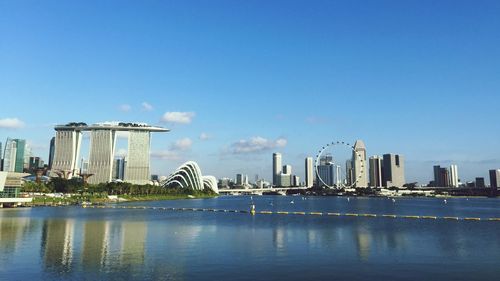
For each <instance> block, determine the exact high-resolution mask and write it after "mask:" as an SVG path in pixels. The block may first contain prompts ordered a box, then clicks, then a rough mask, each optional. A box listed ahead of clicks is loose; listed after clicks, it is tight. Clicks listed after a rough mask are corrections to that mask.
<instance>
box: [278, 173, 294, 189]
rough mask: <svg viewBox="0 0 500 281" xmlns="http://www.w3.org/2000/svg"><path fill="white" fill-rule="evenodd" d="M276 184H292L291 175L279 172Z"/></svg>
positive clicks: (283, 185)
mask: <svg viewBox="0 0 500 281" xmlns="http://www.w3.org/2000/svg"><path fill="white" fill-rule="evenodd" d="M278 186H281V187H290V186H292V175H289V174H284V173H281V174H280V176H279V182H278Z"/></svg>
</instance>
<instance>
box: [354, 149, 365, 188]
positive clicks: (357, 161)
mask: <svg viewBox="0 0 500 281" xmlns="http://www.w3.org/2000/svg"><path fill="white" fill-rule="evenodd" d="M352 161H353V164H354V165H353V168H354V171H353V173H354V178H353V181H354V182H356V187H368V178H367V171H366V169H367V167H366V146H365V143H364V142H363V141H362V140H357V141H356V143H355V144H354V151H353V153H352Z"/></svg>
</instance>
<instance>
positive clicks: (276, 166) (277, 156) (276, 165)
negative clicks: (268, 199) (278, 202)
mask: <svg viewBox="0 0 500 281" xmlns="http://www.w3.org/2000/svg"><path fill="white" fill-rule="evenodd" d="M280 174H281V153H273V185H275V186H278V185H279V181H280V180H281V179H280Z"/></svg>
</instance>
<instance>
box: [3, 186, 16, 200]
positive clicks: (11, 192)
mask: <svg viewBox="0 0 500 281" xmlns="http://www.w3.org/2000/svg"><path fill="white" fill-rule="evenodd" d="M20 190H21V189H20V188H19V187H5V188H4V189H3V191H0V198H18V197H19V192H20Z"/></svg>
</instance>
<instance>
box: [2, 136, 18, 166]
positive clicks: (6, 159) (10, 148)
mask: <svg viewBox="0 0 500 281" xmlns="http://www.w3.org/2000/svg"><path fill="white" fill-rule="evenodd" d="M16 152H17V143H16V142H15V141H14V140H13V139H11V138H7V141H6V142H5V151H4V154H3V171H5V172H14V171H15V168H16Z"/></svg>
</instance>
